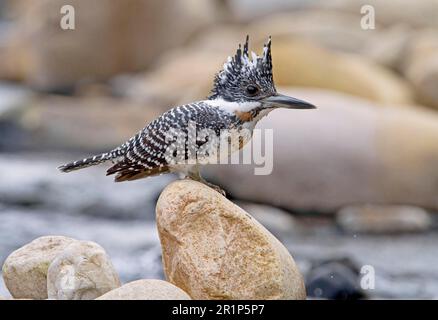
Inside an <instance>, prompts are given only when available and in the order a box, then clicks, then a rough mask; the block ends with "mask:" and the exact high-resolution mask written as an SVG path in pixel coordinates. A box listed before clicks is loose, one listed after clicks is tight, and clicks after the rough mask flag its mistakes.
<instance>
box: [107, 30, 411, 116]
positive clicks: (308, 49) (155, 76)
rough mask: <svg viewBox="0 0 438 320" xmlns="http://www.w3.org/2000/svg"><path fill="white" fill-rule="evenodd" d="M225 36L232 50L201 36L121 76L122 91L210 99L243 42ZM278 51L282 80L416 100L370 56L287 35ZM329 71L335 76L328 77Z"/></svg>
mask: <svg viewBox="0 0 438 320" xmlns="http://www.w3.org/2000/svg"><path fill="white" fill-rule="evenodd" d="M224 38H225V39H224V40H223V43H224V45H223V47H225V48H227V50H224V49H223V48H222V50H211V49H205V48H204V46H205V47H206V48H210V47H212V46H211V45H209V44H208V43H206V42H205V41H202V40H198V44H197V45H193V46H192V47H190V48H187V49H183V50H178V51H175V52H172V53H171V54H168V55H166V56H164V57H163V58H162V59H161V61H160V64H159V66H158V67H157V68H156V69H155V70H154V71H153V72H151V73H147V74H146V75H140V76H137V77H128V79H126V77H124V78H121V79H119V85H116V87H117V86H118V87H119V89H118V92H125V95H126V96H128V97H130V98H135V99H136V100H140V101H146V103H147V104H151V105H156V104H158V105H160V106H163V107H165V106H170V105H175V104H177V103H187V102H190V101H194V100H201V99H204V98H205V97H206V96H208V94H209V92H210V90H211V88H212V85H213V79H214V75H215V74H216V73H217V72H218V71H219V70H221V68H222V64H223V63H224V61H225V60H226V57H227V56H229V55H232V54H233V53H234V52H235V50H236V43H237V42H234V43H233V44H230V42H231V41H230V39H232V38H231V37H224ZM233 40H234V39H233ZM263 40H264V41H266V39H263ZM234 41H235V40H234ZM239 41H240V42H242V41H243V39H241V40H239ZM221 43H222V42H221ZM262 47H263V42H262V41H259V42H258V41H251V49H252V50H254V51H256V52H259V53H260V50H261V48H262ZM272 54H273V61H274V78H275V82H276V84H277V85H284V86H309V87H320V88H327V89H333V90H338V91H341V92H346V93H350V94H354V95H357V96H360V97H364V98H368V99H371V100H374V101H378V102H381V103H388V104H397V105H398V104H403V105H406V104H411V103H412V101H413V94H412V92H411V88H410V87H409V85H408V84H407V82H406V81H404V80H403V79H402V78H400V77H398V76H397V75H396V74H395V73H393V72H392V71H390V70H388V69H386V68H384V67H382V66H379V65H377V64H376V63H374V62H372V61H371V60H369V59H367V58H364V57H360V56H358V55H355V54H347V53H341V52H333V51H330V50H327V49H325V48H322V47H320V46H318V45H314V44H311V43H309V42H305V41H303V40H297V39H293V38H286V37H278V38H275V37H274V38H273V44H272ZM175 70H179V72H178V73H175ZM185 74H191V76H190V77H187V76H185ZM327 74H329V75H330V77H326V76H323V75H327ZM123 79H124V81H122V80H123ZM115 83H117V81H116V82H115ZM169 92H170V93H169Z"/></svg>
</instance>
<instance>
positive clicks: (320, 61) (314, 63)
mask: <svg viewBox="0 0 438 320" xmlns="http://www.w3.org/2000/svg"><path fill="white" fill-rule="evenodd" d="M259 46H260V44H259ZM272 59H273V61H274V77H275V82H276V85H279V86H305V87H318V88H325V89H331V90H336V91H340V92H345V93H348V94H352V95H356V96H359V97H363V98H367V99H369V100H373V101H376V102H380V103H383V104H397V105H398V104H402V105H406V104H412V102H413V96H412V92H411V89H410V87H409V85H408V84H407V83H406V82H405V81H404V80H403V79H402V78H399V77H398V76H397V75H396V74H395V73H392V72H391V71H390V70H388V69H385V68H383V67H381V66H379V65H377V64H376V63H373V62H372V61H371V60H369V59H366V58H364V57H360V56H358V55H354V54H346V53H340V52H331V51H329V50H326V49H324V48H322V47H318V46H315V45H312V44H311V43H306V42H303V41H298V40H287V39H286V40H280V41H275V39H273V43H272ZM327 75H329V76H327Z"/></svg>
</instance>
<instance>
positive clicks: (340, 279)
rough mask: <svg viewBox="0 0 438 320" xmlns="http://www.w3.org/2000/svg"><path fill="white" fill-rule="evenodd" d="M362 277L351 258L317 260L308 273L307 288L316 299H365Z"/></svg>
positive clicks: (310, 295)
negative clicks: (361, 285)
mask: <svg viewBox="0 0 438 320" xmlns="http://www.w3.org/2000/svg"><path fill="white" fill-rule="evenodd" d="M360 278H361V275H360V270H359V267H357V266H356V263H355V262H353V261H352V260H351V259H349V258H340V259H332V260H328V261H315V262H313V263H312V267H311V269H310V270H309V272H308V273H307V275H306V290H307V292H308V293H309V297H312V298H316V299H330V300H333V299H334V300H358V299H365V298H367V295H366V291H364V290H362V289H361V287H360Z"/></svg>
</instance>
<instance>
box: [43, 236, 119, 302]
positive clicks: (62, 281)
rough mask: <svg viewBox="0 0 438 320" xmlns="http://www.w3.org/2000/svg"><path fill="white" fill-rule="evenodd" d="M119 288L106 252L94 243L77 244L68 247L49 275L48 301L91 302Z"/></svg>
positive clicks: (49, 271) (80, 242)
mask: <svg viewBox="0 0 438 320" xmlns="http://www.w3.org/2000/svg"><path fill="white" fill-rule="evenodd" d="M120 285H121V283H120V280H119V276H118V275H117V273H116V271H115V270H114V267H113V265H112V263H111V261H110V258H109V257H108V255H107V254H106V252H105V250H104V249H103V248H102V247H101V246H100V245H98V244H97V243H95V242H91V241H76V242H73V243H71V244H70V245H69V246H67V247H65V248H64V250H63V251H62V252H61V253H59V254H58V255H57V256H56V258H55V259H54V260H53V261H52V263H51V264H50V266H49V269H48V273H47V293H48V297H49V299H58V300H90V299H95V298H97V297H99V296H101V295H103V294H104V293H106V292H108V291H111V290H113V289H115V288H118V287H120Z"/></svg>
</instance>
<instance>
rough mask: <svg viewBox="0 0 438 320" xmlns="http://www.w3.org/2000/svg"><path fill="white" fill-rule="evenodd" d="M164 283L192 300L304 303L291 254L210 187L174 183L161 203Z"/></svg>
mask: <svg viewBox="0 0 438 320" xmlns="http://www.w3.org/2000/svg"><path fill="white" fill-rule="evenodd" d="M156 214H157V225H158V232H159V236H160V241H161V246H162V250H163V265H164V273H165V275H166V278H167V280H168V281H170V282H171V283H173V284H175V285H177V286H178V287H180V288H181V289H183V290H184V291H186V292H187V293H188V294H189V295H190V296H191V297H192V298H193V299H260V300H264V299H305V298H306V291H305V288H304V282H303V277H302V275H301V274H300V271H299V270H298V268H297V266H296V264H295V262H294V259H293V258H292V256H291V255H290V253H289V252H288V250H287V249H286V248H285V247H284V246H283V245H282V244H281V243H280V242H279V241H278V240H277V239H276V238H275V237H274V236H273V235H272V234H271V233H270V232H269V231H268V230H266V229H265V228H264V227H263V226H262V225H261V224H260V223H259V222H257V221H256V220H255V219H254V218H253V217H252V216H251V215H249V214H248V213H247V212H245V211H244V210H243V209H241V208H239V207H238V206H236V205H235V204H233V203H232V202H230V201H229V200H227V199H226V198H225V197H223V196H222V195H221V194H219V193H218V192H216V191H214V190H213V189H211V188H209V187H207V186H206V185H204V184H202V183H199V182H195V181H190V180H180V181H176V182H174V183H172V184H170V185H168V186H167V187H166V189H164V191H163V192H162V194H161V195H160V198H159V199H158V202H157V209H156Z"/></svg>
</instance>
